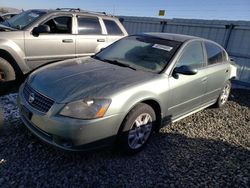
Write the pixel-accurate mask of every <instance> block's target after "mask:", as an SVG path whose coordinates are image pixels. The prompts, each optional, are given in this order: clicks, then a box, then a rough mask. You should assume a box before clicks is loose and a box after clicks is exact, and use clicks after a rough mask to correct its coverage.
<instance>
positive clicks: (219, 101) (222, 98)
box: [215, 81, 231, 108]
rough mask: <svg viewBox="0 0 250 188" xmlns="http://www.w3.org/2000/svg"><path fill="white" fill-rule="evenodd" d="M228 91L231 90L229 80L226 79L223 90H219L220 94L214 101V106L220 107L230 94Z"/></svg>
mask: <svg viewBox="0 0 250 188" xmlns="http://www.w3.org/2000/svg"><path fill="white" fill-rule="evenodd" d="M230 91H231V83H230V81H226V83H225V85H224V87H223V90H222V91H221V93H220V96H219V98H218V99H217V102H216V103H215V106H216V107H218V108H220V107H222V106H223V105H224V104H225V103H226V102H227V100H228V98H229V95H230Z"/></svg>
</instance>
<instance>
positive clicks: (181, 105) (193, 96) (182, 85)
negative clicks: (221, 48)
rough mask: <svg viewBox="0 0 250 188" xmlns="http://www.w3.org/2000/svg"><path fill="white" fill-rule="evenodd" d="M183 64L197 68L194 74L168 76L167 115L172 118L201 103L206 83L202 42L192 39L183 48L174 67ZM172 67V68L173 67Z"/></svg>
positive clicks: (189, 110)
mask: <svg viewBox="0 0 250 188" xmlns="http://www.w3.org/2000/svg"><path fill="white" fill-rule="evenodd" d="M183 65H187V66H191V67H194V68H197V70H198V73H197V74H195V75H182V74H177V75H174V74H173V75H172V76H170V78H169V86H170V96H169V97H170V98H171V100H169V104H167V106H168V112H169V115H171V116H172V118H173V120H175V119H177V118H179V117H181V116H183V115H185V114H187V113H188V112H191V111H193V110H194V109H196V108H198V107H199V106H200V105H201V99H202V97H203V96H204V93H205V88H206V84H207V77H206V69H205V59H204V52H203V47H202V43H201V42H200V41H192V42H190V43H188V44H187V45H186V46H185V48H184V49H183V52H182V54H181V55H180V58H179V59H178V60H177V63H176V65H175V67H180V66H183ZM175 67H174V68H175Z"/></svg>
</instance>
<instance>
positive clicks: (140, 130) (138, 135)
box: [128, 113, 153, 149]
mask: <svg viewBox="0 0 250 188" xmlns="http://www.w3.org/2000/svg"><path fill="white" fill-rule="evenodd" d="M152 124H153V122H152V117H151V115H150V114H148V113H144V114H141V115H139V116H138V117H137V118H136V120H135V121H134V123H133V125H132V127H131V129H130V130H129V133H128V145H129V147H130V148H132V149H138V148H140V147H141V146H142V145H143V144H144V143H145V142H146V141H147V140H148V138H149V136H150V133H151V130H152V126H153V125H152Z"/></svg>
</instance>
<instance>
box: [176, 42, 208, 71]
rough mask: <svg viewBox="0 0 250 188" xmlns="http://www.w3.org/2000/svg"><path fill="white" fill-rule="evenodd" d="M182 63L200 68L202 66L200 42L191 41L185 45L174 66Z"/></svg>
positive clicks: (202, 57)
mask: <svg viewBox="0 0 250 188" xmlns="http://www.w3.org/2000/svg"><path fill="white" fill-rule="evenodd" d="M183 65H187V66H191V67H194V68H200V67H203V66H204V55H203V49H202V44H201V42H196V41H195V42H192V43H191V44H189V45H188V46H186V47H185V49H184V52H183V53H182V55H181V57H180V59H179V60H178V62H177V64H176V67H180V66H183Z"/></svg>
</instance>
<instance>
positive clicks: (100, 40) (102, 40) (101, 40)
mask: <svg viewBox="0 0 250 188" xmlns="http://www.w3.org/2000/svg"><path fill="white" fill-rule="evenodd" d="M97 42H105V39H97Z"/></svg>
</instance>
